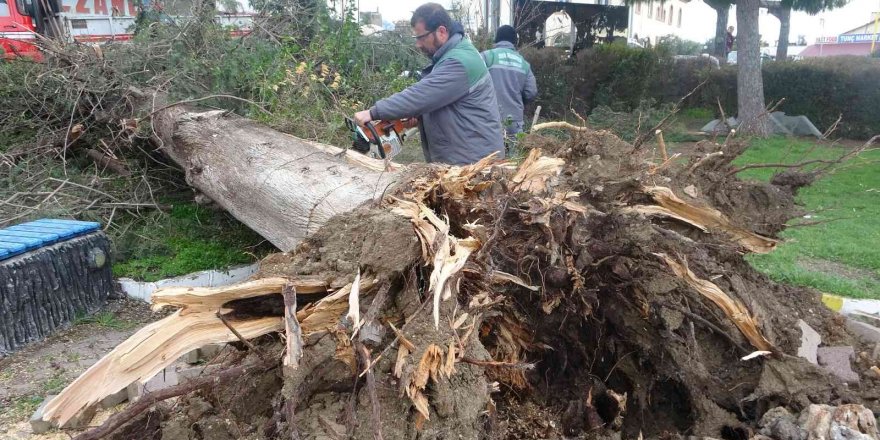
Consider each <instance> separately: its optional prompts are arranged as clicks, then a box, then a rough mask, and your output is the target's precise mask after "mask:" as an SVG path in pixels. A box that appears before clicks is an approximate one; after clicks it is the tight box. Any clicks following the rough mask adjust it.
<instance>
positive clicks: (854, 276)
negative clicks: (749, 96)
mask: <svg viewBox="0 0 880 440" xmlns="http://www.w3.org/2000/svg"><path fill="white" fill-rule="evenodd" d="M844 152H845V150H844V149H843V148H841V147H830V146H826V145H820V144H817V143H816V142H814V141H805V140H797V139H788V138H781V137H774V138H770V139H765V140H757V141H754V142H753V144H752V146H751V147H750V148H749V149H748V150H747V151H746V152H745V154H743V155H742V156H741V157H739V158H738V159H737V161H736V164H737V165H745V164H749V163H798V162H801V161H804V160H809V159H834V158H837V157H839V156H840V155H841V154H843V153H844ZM878 164H880V151H868V152H865V153H863V154H861V155H860V156H858V157H855V158H853V159H850V160H849V161H847V162H846V163H843V164H841V165H839V166H837V167H836V169H835V170H833V171H832V172H831V173H830V174H828V175H826V176H825V177H823V178H822V179H821V180H819V181H818V182H815V183H814V184H813V185H811V186H809V187H806V188H803V189H801V190H800V191H799V193H798V196H797V200H798V202H799V203H800V204H802V205H803V206H804V208H805V209H806V210H807V211H809V212H810V214H809V217H810V218H800V219H793V220H792V222H791V224H797V223H802V222H825V223H820V224H816V225H812V226H800V227H791V228H789V229H787V230H786V231H784V232H783V234H782V237H783V238H784V239H785V242H784V243H783V244H782V245H780V246H779V247H778V248H777V249H776V251H774V252H772V253H770V254H766V255H751V256H749V261H750V262H751V263H752V264H753V265H754V266H755V267H756V268H757V269H758V270H760V271H762V272H764V273H766V274H768V275H769V276H770V277H771V278H773V279H774V280H777V281H782V282H787V283H791V284H796V285H802V286H809V287H814V288H816V289H818V290H820V291H823V292H826V293H833V294H838V295H844V296H849V297H855V298H880V228H878V225H880V221H878V219H880V172H878V169H880V165H878ZM779 171H782V169H781V168H759V169H751V170H746V171H743V172H742V173H741V174H740V177H741V178H750V179H759V180H768V179H770V178H771V177H772V176H773V175H774V174H775V173H777V172H779ZM817 262H818V263H817ZM823 262H826V263H827V264H823Z"/></svg>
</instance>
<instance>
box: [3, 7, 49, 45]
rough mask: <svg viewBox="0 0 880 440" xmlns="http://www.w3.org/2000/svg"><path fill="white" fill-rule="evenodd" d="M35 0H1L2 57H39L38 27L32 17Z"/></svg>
mask: <svg viewBox="0 0 880 440" xmlns="http://www.w3.org/2000/svg"><path fill="white" fill-rule="evenodd" d="M33 1H34V0H0V59H6V58H14V57H19V56H26V57H30V58H37V59H38V58H39V57H40V51H39V50H38V49H37V47H36V46H34V44H33V43H34V40H35V39H36V38H37V36H36V27H35V26H34V21H33V19H32V18H31V16H30V15H31V14H30V11H31V10H32V9H33V3H32V2H33Z"/></svg>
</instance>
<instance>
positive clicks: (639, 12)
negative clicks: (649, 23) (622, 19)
mask: <svg viewBox="0 0 880 440" xmlns="http://www.w3.org/2000/svg"><path fill="white" fill-rule="evenodd" d="M641 13H642V4H641V3H636V14H641Z"/></svg>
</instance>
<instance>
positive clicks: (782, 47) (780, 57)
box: [768, 4, 791, 61]
mask: <svg viewBox="0 0 880 440" xmlns="http://www.w3.org/2000/svg"><path fill="white" fill-rule="evenodd" d="M768 11H769V12H770V13H771V14H773V16H774V17H776V18H778V19H779V41H778V42H777V43H776V61H785V60H787V59H788V39H789V34H791V5H788V6H786V5H784V4H783V5H781V6H779V7H778V8H770V9H768Z"/></svg>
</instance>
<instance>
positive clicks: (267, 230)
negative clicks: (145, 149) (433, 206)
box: [154, 106, 400, 252]
mask: <svg viewBox="0 0 880 440" xmlns="http://www.w3.org/2000/svg"><path fill="white" fill-rule="evenodd" d="M154 126H155V130H156V133H158V136H157V138H155V139H154V142H156V143H158V144H159V146H160V148H161V149H163V150H164V152H165V153H166V154H167V155H168V156H169V157H170V158H171V159H172V160H173V161H174V162H176V163H177V164H178V165H180V166H181V167H182V168H183V170H184V171H185V173H186V181H187V183H189V184H190V185H191V186H193V187H195V188H197V189H198V190H199V191H201V192H202V193H204V194H205V195H207V196H208V197H210V198H211V199H212V200H214V201H215V202H217V203H218V204H219V205H220V206H222V207H223V208H224V209H226V211H228V212H229V213H231V214H232V215H233V216H235V218H237V219H238V220H240V221H241V222H242V223H244V224H246V225H248V226H249V227H250V228H251V229H253V230H254V231H256V232H257V233H259V234H260V235H262V236H263V237H264V238H266V239H267V240H269V241H270V242H271V243H272V244H274V245H275V246H276V247H278V248H279V249H281V250H282V251H285V252H286V251H290V250H292V249H293V248H294V247H296V245H298V244H299V243H300V242H301V241H302V239H303V238H305V237H306V236H308V235H309V234H310V233H312V232H314V231H316V230H317V229H318V228H319V227H320V226H321V225H323V224H324V223H325V222H326V221H327V220H328V219H330V218H331V217H332V216H334V215H336V214H338V213H341V212H345V211H349V210H351V209H354V208H355V207H357V206H359V205H361V204H363V203H365V202H368V201H372V200H375V199H378V198H381V196H382V194H383V193H384V192H385V191H386V190H387V189H388V188H389V186H391V185H392V184H393V183H394V182H395V180H396V178H397V175H398V173H397V172H394V171H386V167H385V165H384V163H383V162H382V161H378V160H374V159H370V158H367V157H366V156H363V155H361V154H358V153H355V152H354V151H351V150H349V151H344V150H342V149H340V148H337V147H333V146H330V145H324V144H319V143H317V142H310V141H307V140H304V139H299V138H296V137H293V136H289V135H286V134H284V133H280V132H278V131H275V130H272V129H270V128H268V127H265V126H263V125H260V124H258V123H256V122H253V121H250V120H248V119H245V118H242V117H239V116H236V115H233V114H229V113H226V112H223V111H204V110H197V109H192V108H187V107H183V106H175V107H171V108H168V109H165V110H162V111H161V112H159V113H158V114H157V115H156V116H155V117H154ZM343 151H344V152H343ZM392 165H393V164H392ZM393 166H394V167H396V168H398V169H399V168H400V167H399V166H398V165H393Z"/></svg>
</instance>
